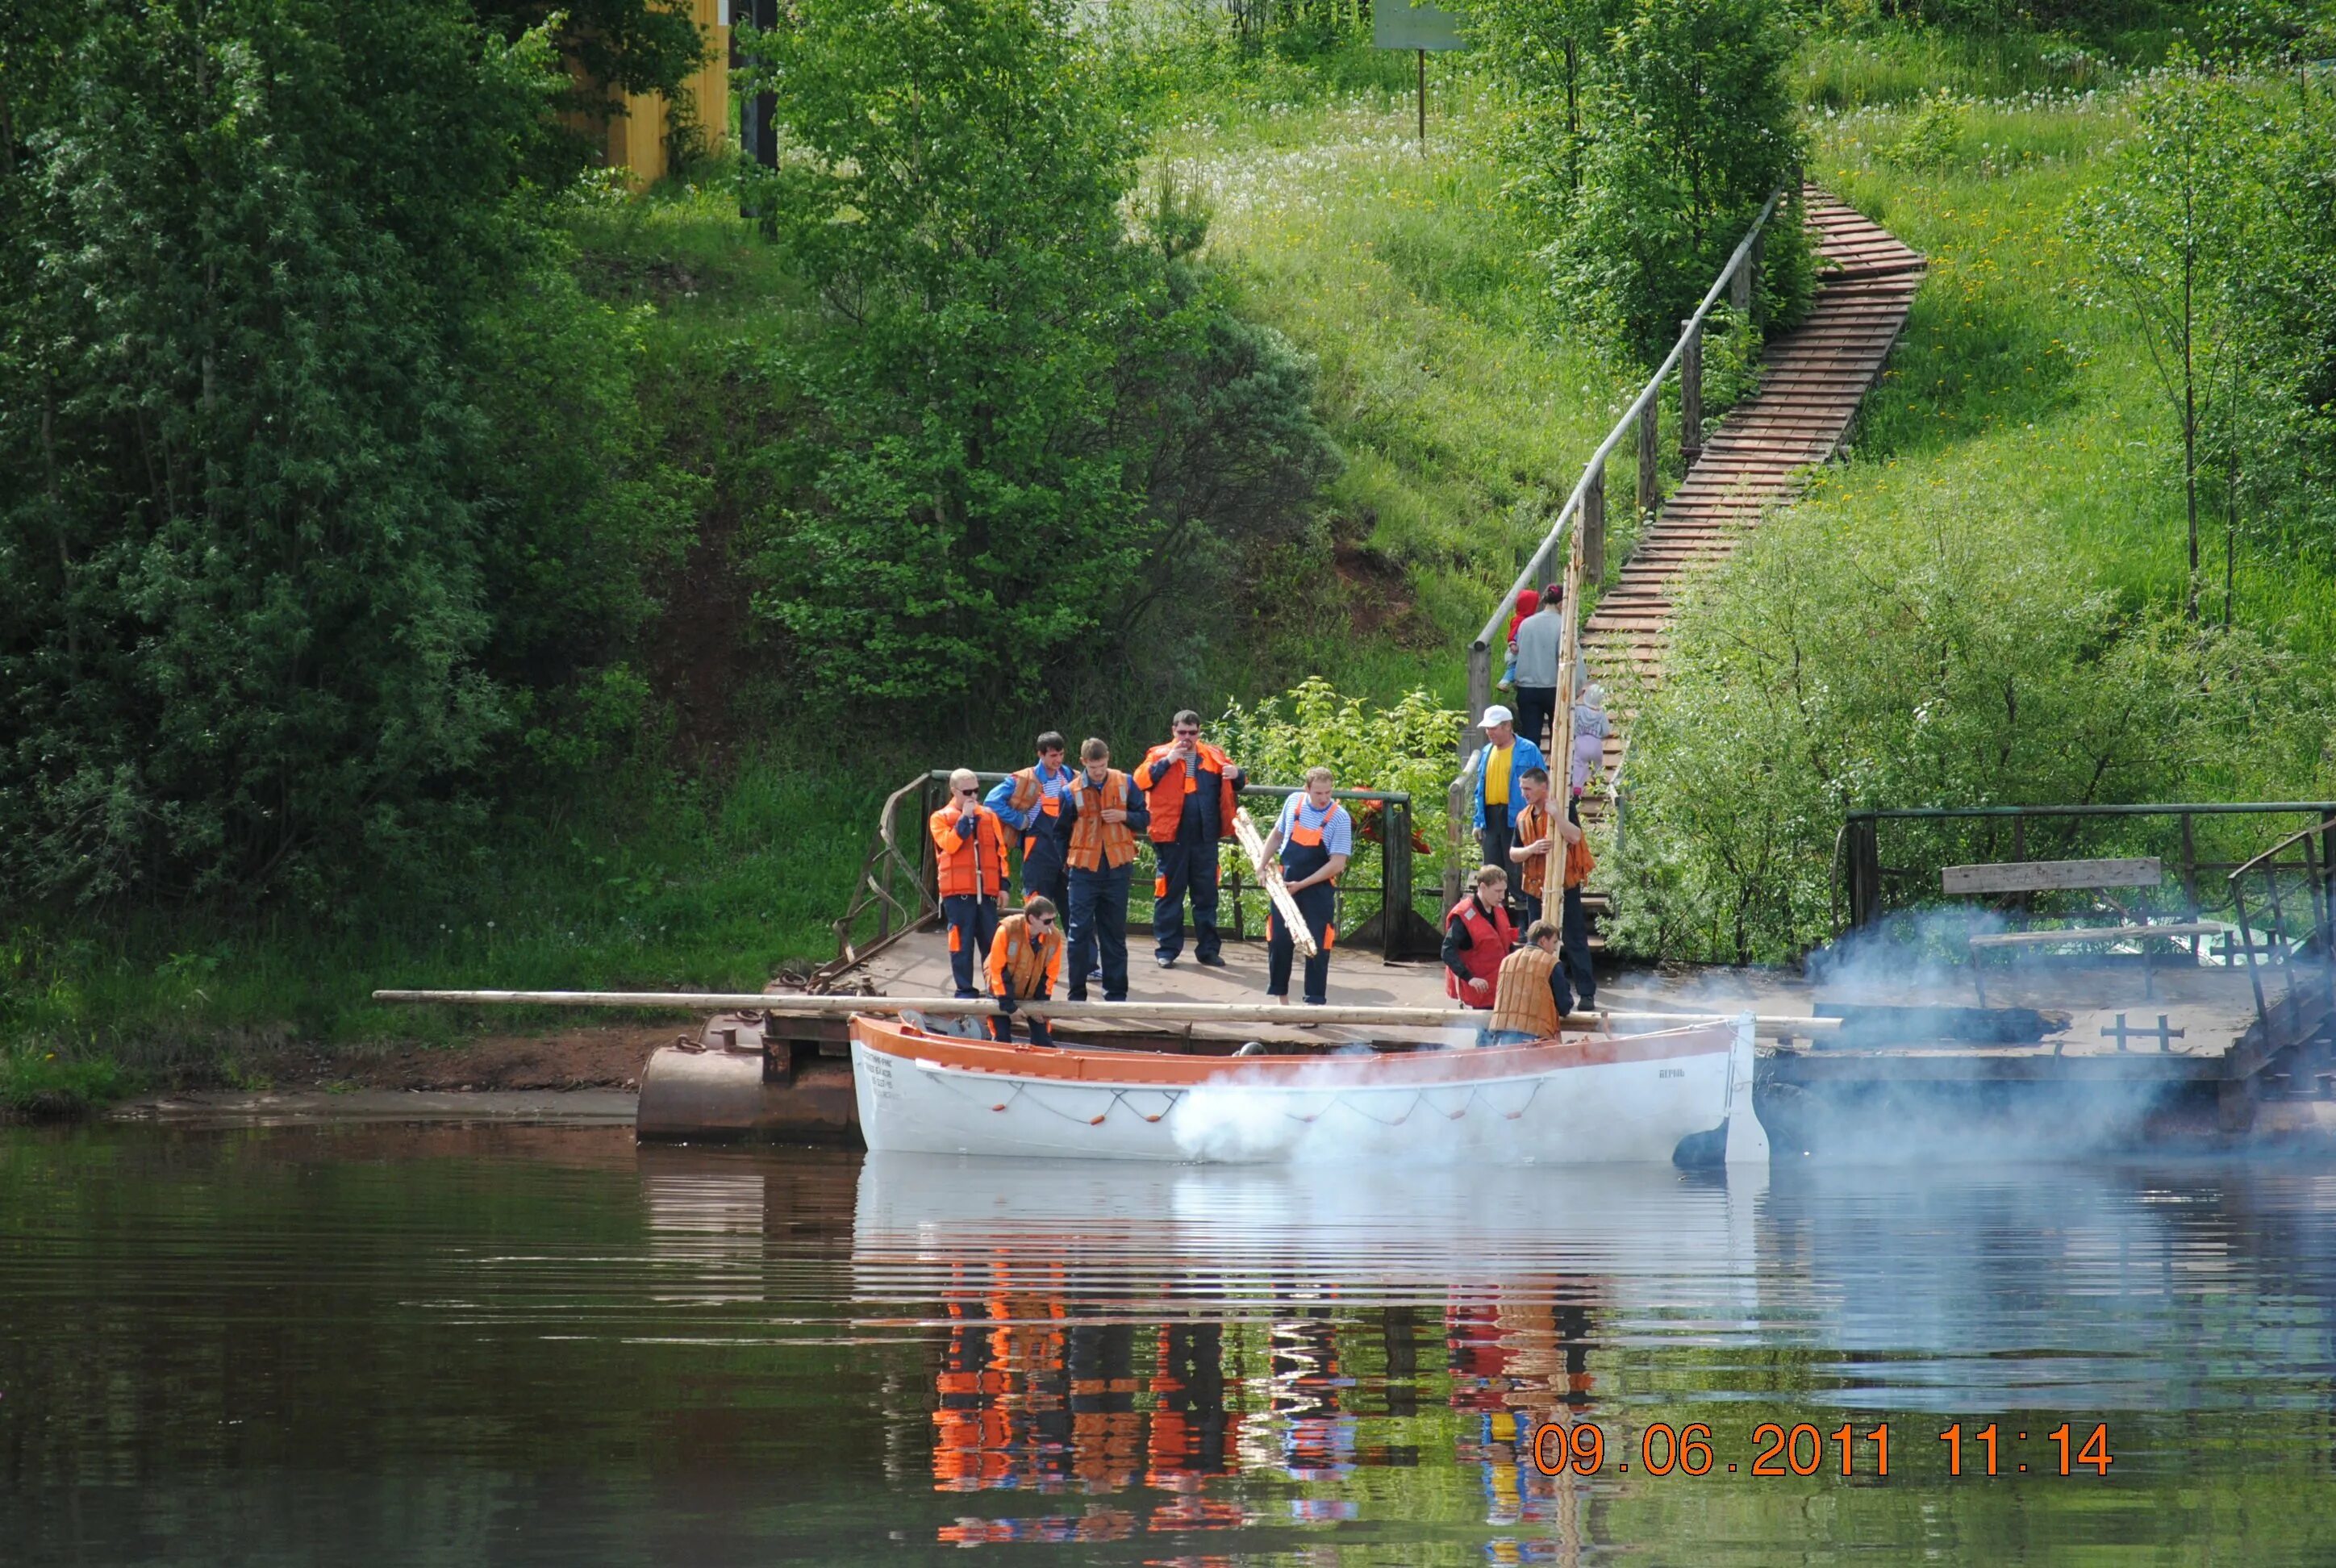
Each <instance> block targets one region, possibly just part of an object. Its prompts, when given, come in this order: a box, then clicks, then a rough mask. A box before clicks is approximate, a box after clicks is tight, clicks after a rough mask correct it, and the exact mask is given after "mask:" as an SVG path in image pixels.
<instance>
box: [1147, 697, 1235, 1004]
mask: <svg viewBox="0 0 2336 1568" xmlns="http://www.w3.org/2000/svg"><path fill="white" fill-rule="evenodd" d="M1169 731H1170V735H1171V737H1172V738H1171V739H1170V740H1169V741H1168V742H1167V743H1166V744H1165V745H1156V746H1153V748H1152V749H1151V750H1150V751H1149V752H1146V753H1145V754H1144V760H1143V761H1142V762H1141V763H1138V764H1137V765H1136V767H1135V771H1134V773H1132V774H1128V775H1127V776H1128V779H1129V782H1131V783H1132V784H1134V786H1135V788H1136V790H1137V791H1138V792H1139V793H1141V794H1143V795H1144V801H1145V803H1146V806H1147V807H1148V809H1149V810H1150V811H1151V813H1152V858H1153V860H1155V861H1157V862H1159V865H1160V877H1159V880H1158V881H1155V882H1153V885H1152V942H1153V957H1154V958H1155V959H1158V960H1159V964H1160V967H1161V968H1162V969H1167V968H1169V967H1170V966H1171V965H1173V964H1174V963H1175V961H1176V957H1177V955H1178V954H1180V953H1182V952H1183V950H1184V899H1185V896H1186V895H1187V894H1188V893H1189V894H1190V895H1191V897H1192V958H1193V960H1194V961H1195V962H1197V963H1199V964H1200V965H1202V967H1203V968H1206V969H1223V968H1224V967H1225V960H1224V959H1223V957H1222V955H1221V954H1220V953H1219V952H1218V948H1219V947H1220V946H1221V945H1222V940H1223V939H1222V938H1221V937H1220V936H1219V935H1218V934H1217V844H1218V842H1220V841H1221V840H1224V839H1229V838H1231V837H1232V836H1233V813H1234V811H1235V810H1236V809H1237V807H1238V803H1239V795H1240V792H1241V766H1240V765H1239V764H1237V763H1235V762H1234V761H1233V760H1232V759H1231V757H1229V756H1227V755H1225V754H1224V753H1223V752H1222V751H1219V750H1218V749H1217V748H1216V747H1215V746H1212V745H1210V744H1209V743H1208V742H1206V741H1204V740H1202V738H1201V716H1200V715H1199V714H1197V713H1194V712H1193V711H1192V709H1191V708H1186V709H1185V710H1184V711H1183V712H1182V713H1180V714H1178V715H1177V716H1175V717H1174V718H1173V719H1172V720H1171V721H1169Z"/></svg>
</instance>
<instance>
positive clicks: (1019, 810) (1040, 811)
mask: <svg viewBox="0 0 2336 1568" xmlns="http://www.w3.org/2000/svg"><path fill="white" fill-rule="evenodd" d="M1037 753H1038V761H1037V765H1036V766H1033V767H1026V768H1024V769H1023V770H1022V771H1021V772H1020V773H1017V774H1007V776H1006V777H1005V778H1004V779H1003V780H1001V781H1000V782H999V783H998V784H997V785H996V786H995V787H994V788H992V789H991V790H990V792H989V794H988V798H987V799H985V800H984V801H983V802H982V804H984V805H986V806H988V808H989V809H990V810H991V811H994V812H996V813H998V821H1000V822H1002V823H1005V824H1006V826H1007V829H1008V830H1009V831H1011V832H1013V833H1019V834H1021V836H1022V896H1023V897H1024V898H1026V899H1027V898H1029V897H1031V896H1032V895H1033V894H1038V895H1041V896H1043V897H1045V898H1046V900H1047V901H1049V902H1051V903H1053V904H1054V906H1055V907H1056V909H1058V910H1061V909H1067V908H1069V907H1070V895H1069V893H1068V892H1067V891H1066V890H1065V887H1064V882H1063V872H1064V870H1065V867H1064V863H1063V850H1064V832H1063V791H1064V790H1065V789H1066V788H1067V787H1068V786H1069V784H1070V782H1071V778H1072V773H1073V770H1072V769H1071V768H1070V767H1069V766H1068V765H1066V764H1065V763H1064V761H1063V737H1062V736H1061V735H1058V734H1056V732H1055V731H1053V730H1048V731H1047V732H1046V734H1045V735H1040V736H1039V737H1038V745H1037Z"/></svg>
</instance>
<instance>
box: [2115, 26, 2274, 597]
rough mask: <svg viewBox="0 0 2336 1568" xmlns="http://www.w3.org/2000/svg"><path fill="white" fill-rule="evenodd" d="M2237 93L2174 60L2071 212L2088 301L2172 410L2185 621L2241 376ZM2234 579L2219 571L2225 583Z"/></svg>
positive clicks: (2243, 220) (2243, 202)
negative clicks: (2090, 278) (2233, 389)
mask: <svg viewBox="0 0 2336 1568" xmlns="http://www.w3.org/2000/svg"><path fill="white" fill-rule="evenodd" d="M2239 93H2240V89H2239V88H2238V86H2237V85H2236V84H2235V83H2231V82H2229V81H2226V80H2221V79H2217V78H2215V77H2214V76H2211V75H2209V74H2208V73H2206V72H2205V70H2204V69H2203V68H2202V67H2201V66H2200V64H2199V63H2198V62H2197V60H2196V59H2195V57H2193V56H2178V57H2177V58H2176V59H2175V62H2174V63H2173V65H2172V66H2171V67H2170V68H2169V69H2168V70H2167V71H2166V73H2163V74H2162V75H2160V76H2159V77H2157V78H2156V80H2155V81H2154V82H2153V83H2151V84H2150V85H2149V86H2148V87H2147V88H2146V90H2145V91H2143V92H2142V93H2140V94H2139V95H2138V96H2137V98H2136V102H2135V104H2134V117H2135V122H2136V125H2135V131H2134V134H2133V135H2132V136H2131V137H2130V138H2129V139H2127V141H2126V142H2125V144H2124V145H2123V147H2122V148H2121V149H2120V150H2119V152H2118V154H2117V157H2116V158H2115V159H2114V160H2113V161H2112V162H2111V165H2110V167H2109V168H2108V169H2107V170H2105V171H2104V174H2103V177H2102V178H2101V180H2098V182H2097V183H2096V184H2095V185H2094V186H2093V188H2092V190H2090V191H2089V192H2088V193H2087V194H2086V195H2085V196H2084V197H2082V198H2081V199H2080V200H2079V201H2078V205H2077V207H2076V209H2075V223H2076V227H2077V229H2078V232H2079V233H2080V234H2081V235H2082V236H2083V237H2084V238H2085V239H2087V240H2088V242H2089V244H2090V245H2091V247H2092V250H2093V253H2094V256H2095V258H2096V261H2097V264H2098V268H2099V272H2100V281H2099V282H2098V284H2096V285H2095V286H2094V287H2093V288H2092V291H2091V292H2092V296H2093V298H2094V299H2095V301H2096V302H2097V303H2099V304H2103V305H2107V306H2110V307H2115V308H2117V309H2118V310H2119V311H2120V312H2121V313H2122V314H2124V315H2125V317H2127V319H2128V320H2129V321H2131V322H2132V323H2133V324H2134V326H2135V327H2136V329H2137V330H2138V331H2139V333H2140V335H2141V338H2142V342H2143V344H2144V346H2146V349H2147V351H2148V355H2149V363H2150V368H2151V369H2152V371H2153V372H2154V373H2155V374H2156V379H2157V384H2158V386H2159V387H2160V389H2161V390H2162V391H2163V392H2164V393H2165V394H2166V400H2167V402H2168V404H2170V405H2171V407H2172V410H2173V414H2174V419H2175V429H2176V432H2177V434H2178V436H2179V438H2180V441H2181V443H2182V500H2183V511H2184V515H2185V519H2186V521H2187V524H2188V531H2189V561H2190V564H2189V574H2188V577H2187V579H2186V581H2185V584H2184V589H2183V605H2184V609H2185V613H2186V614H2187V615H2188V616H2189V618H2191V619H2193V620H2195V619H2197V618H2198V595H2199V553H2198V510H2199V502H2198V476H2199V471H2200V467H2201V460H2202V452H2203V448H2204V445H2205V438H2206V434H2207V432H2208V431H2209V429H2210V427H2211V425H2212V423H2213V422H2214V419H2215V417H2216V415H2217V414H2219V413H2221V412H2222V411H2223V404H2224V401H2225V399H2226V396H2227V394H2228V391H2229V387H2230V384H2231V382H2232V380H2233V379H2234V377H2235V376H2237V375H2239V374H2240V373H2241V372H2242V370H2243V368H2244V367H2243V365H2242V364H2241V362H2240V360H2239V358H2238V357H2237V356H2236V355H2234V352H2233V350H2234V346H2235V331H2236V328H2237V326H2238V324H2239V318H2238V314H2237V311H2236V309H2235V308H2234V307H2235V306H2236V303H2237V299H2238V286H2239V269H2240V268H2241V266H2242V264H2243V263H2244V261H2245V259H2246V258H2248V257H2249V256H2250V254H2251V245H2250V240H2251V238H2252V235H2251V229H2252V223H2251V219H2252V217H2253V209H2254V206H2255V203H2254V200H2253V193H2252V191H2251V190H2250V186H2251V184H2252V180H2253V175H2252V171H2251V170H2249V169H2248V167H2247V163H2246V152H2245V135H2244V128H2243V119H2244V117H2243V115H2242V113H2241V112H2240V97H2239ZM2223 455H2224V463H2226V464H2228V463H2234V461H2235V456H2234V453H2231V452H2230V451H2229V450H2228V449H2227V446H2226V448H2225V451H2224V454H2223ZM2233 488H2234V486H2233ZM2232 528H2233V533H2232V534H2229V535H2226V552H2227V549H2229V548H2234V542H2235V541H2234V530H2235V523H2233V524H2232ZM2225 570H2226V575H2227V574H2228V572H2229V571H2230V570H2233V569H2232V568H2231V567H2230V565H2229V562H2228V560H2226V562H2225ZM2226 599H2227V596H2226ZM2226 614H2227V610H2226Z"/></svg>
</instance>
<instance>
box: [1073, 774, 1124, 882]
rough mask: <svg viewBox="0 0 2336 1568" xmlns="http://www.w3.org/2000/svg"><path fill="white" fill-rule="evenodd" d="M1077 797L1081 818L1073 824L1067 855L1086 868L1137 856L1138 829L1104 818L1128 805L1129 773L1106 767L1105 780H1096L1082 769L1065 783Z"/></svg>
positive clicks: (1089, 870) (1082, 868) (1093, 868)
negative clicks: (1097, 782) (1098, 781)
mask: <svg viewBox="0 0 2336 1568" xmlns="http://www.w3.org/2000/svg"><path fill="white" fill-rule="evenodd" d="M1064 787H1066V789H1069V790H1070V791H1072V792H1073V794H1074V795H1075V796H1076V799H1077V801H1078V813H1079V815H1078V820H1077V821H1076V822H1075V823H1072V824H1071V847H1070V851H1069V852H1068V854H1067V855H1066V857H1065V858H1066V859H1067V860H1068V861H1069V862H1070V863H1071V864H1073V865H1075V866H1076V867H1078V868H1079V870H1081V871H1083V872H1092V871H1099V870H1101V869H1102V868H1103V866H1104V865H1105V863H1106V862H1108V863H1109V864H1111V865H1114V866H1124V865H1125V864H1126V863H1127V862H1130V861H1132V860H1134V858H1135V833H1134V829H1132V828H1130V827H1129V826H1128V825H1127V824H1126V823H1107V822H1105V821H1104V820H1103V813H1105V812H1106V811H1125V810H1126V809H1127V775H1126V774H1124V773H1122V772H1120V771H1119V770H1118V769H1117V768H1110V769H1107V770H1105V774H1104V778H1103V783H1102V784H1099V785H1098V784H1093V783H1090V782H1089V781H1088V779H1087V775H1086V771H1085V769H1081V770H1080V772H1079V774H1078V776H1077V777H1076V778H1075V779H1073V780H1071V782H1070V783H1069V784H1066V786H1064Z"/></svg>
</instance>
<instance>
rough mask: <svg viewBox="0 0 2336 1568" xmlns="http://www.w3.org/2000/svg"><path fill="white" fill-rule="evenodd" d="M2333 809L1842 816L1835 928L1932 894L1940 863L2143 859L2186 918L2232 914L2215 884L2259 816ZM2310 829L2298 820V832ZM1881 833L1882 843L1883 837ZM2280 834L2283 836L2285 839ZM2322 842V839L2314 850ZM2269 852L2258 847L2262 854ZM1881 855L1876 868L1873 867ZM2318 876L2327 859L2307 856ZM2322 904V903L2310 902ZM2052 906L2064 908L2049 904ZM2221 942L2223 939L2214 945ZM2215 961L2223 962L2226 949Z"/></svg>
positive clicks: (2040, 809)
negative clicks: (2168, 886)
mask: <svg viewBox="0 0 2336 1568" xmlns="http://www.w3.org/2000/svg"><path fill="white" fill-rule="evenodd" d="M2331 815H2336V803H2331V802H2327V801H2177V802H2171V803H2166V804H2142V805H2124V804H2116V805H2049V806H2014V805H2002V806H1937V807H1904V808H1898V809H1877V810H1873V811H1855V812H1850V813H1846V814H1845V815H1844V818H1843V822H1842V828H1841V833H1840V834H1839V836H1838V838H1837V839H1836V841H1835V852H1834V873H1833V897H1834V927H1835V930H1836V932H1841V931H1855V930H1871V929H1874V928H1875V927H1877V926H1879V925H1881V924H1882V923H1883V921H1884V920H1886V919H1887V918H1889V917H1890V916H1891V915H1892V914H1893V911H1902V910H1907V909H1913V908H1917V907H1921V906H1923V905H1929V904H1935V903H1938V902H1940V901H1942V900H1943V898H1944V895H1943V894H1942V892H1941V891H1940V889H1939V886H1938V882H1937V878H1938V874H1939V872H1940V870H1941V868H1942V867H1944V866H1947V865H1950V864H1956V863H1966V862H2025V861H2052V860H2073V859H2079V858H2094V857H2105V856H2118V855H2122V856H2141V855H2146V856H2151V857H2155V858H2156V859H2157V860H2159V861H2160V862H2163V863H2164V864H2166V866H2167V867H2168V868H2169V869H2170V871H2171V872H2172V875H2173V879H2174V882H2175V887H2176V888H2177V889H2178V890H2179V892H2180V897H2181V903H2180V906H2179V907H2180V909H2181V911H2182V912H2183V913H2184V914H2185V916H2186V917H2187V918H2188V919H2190V920H2198V919H2200V918H2202V917H2205V916H2215V915H2223V914H2232V915H2235V914H2236V912H2237V903H2236V901H2237V899H2238V897H2239V896H2240V895H2239V894H2238V892H2237V891H2235V889H2234V885H2233V884H2232V883H2230V882H2229V881H2227V880H2226V881H2220V882H2218V881H2215V879H2216V878H2217V877H2224V878H2227V877H2229V876H2232V875H2235V874H2236V873H2237V872H2240V871H2241V870H2243V869H2244V867H2246V866H2247V865H2249V864H2252V863H2253V862H2254V861H2255V860H2259V859H2261V858H2262V854H2259V853H2257V852H2256V849H2255V846H2256V845H2259V844H2260V843H2261V842H2262V840H2261V838H2260V837H2258V836H2256V834H2257V833H2260V831H2261V830H2260V826H2259V823H2260V819H2262V818H2264V817H2276V816H2306V817H2310V818H2312V821H2313V822H2314V823H2319V822H2321V821H2323V820H2324V819H2326V818H2328V817H2330V816H2331ZM2313 831H2314V830H2313V829H2312V828H2310V827H2306V828H2305V829H2303V830H2302V833H2312V832H2313ZM1885 833H1886V834H1887V839H1888V842H1886V843H1885ZM2300 836H2302V835H2301V834H2298V835H2292V836H2291V837H2290V838H2289V839H2287V840H2285V841H2282V842H2290V843H2292V842H2294V838H2295V837H2300ZM2327 847H2328V846H2327V845H2326V844H2323V846H2322V850H2323V852H2322V853H2321V855H2320V857H2319V861H2318V864H2319V865H2320V867H2321V874H2322V875H2323V879H2324V876H2325V873H2326V872H2327V867H2328V858H2327V855H2326V853H2325V852H2324V851H2325V849H2326V848H2327ZM2262 853H2270V852H2268V851H2266V852H2262ZM1885 862H1886V863H1885ZM2082 896H2083V893H2082V890H2076V889H2072V890H2068V891H2066V892H2065V893H2064V894H2062V895H2059V896H2058V897H2056V896H2055V895H2051V894H2022V895H2020V897H2019V900H2018V901H2017V905H2016V908H2015V911H2014V912H2015V913H2017V914H2020V915H2023V916H2045V915H2049V914H2051V913H2054V912H2056V906H2057V905H2059V904H2067V903H2069V902H2071V901H2076V900H2079V899H2081V898H2082ZM2322 907H2323V908H2324V904H2323V906H2322ZM2059 912H2071V911H2059ZM2224 947H2225V948H2226V949H2229V948H2230V944H2227V943H2225V944H2224ZM2222 956H2224V957H2225V958H2234V957H2235V956H2236V951H2235V950H2234V949H2231V950H2228V951H2225V952H2224V954H2223V955H2222Z"/></svg>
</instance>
